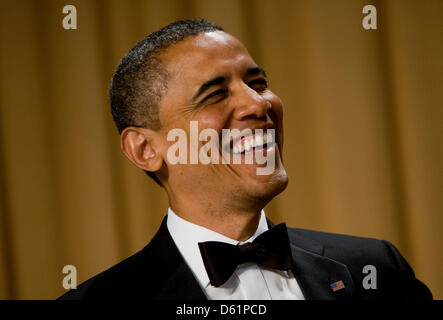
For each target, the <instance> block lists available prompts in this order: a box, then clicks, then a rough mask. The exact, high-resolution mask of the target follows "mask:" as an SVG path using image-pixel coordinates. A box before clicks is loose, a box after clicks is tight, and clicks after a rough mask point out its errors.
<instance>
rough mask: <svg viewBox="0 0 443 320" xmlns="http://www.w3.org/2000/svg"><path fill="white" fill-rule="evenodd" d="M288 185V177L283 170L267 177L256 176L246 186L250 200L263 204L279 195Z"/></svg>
mask: <svg viewBox="0 0 443 320" xmlns="http://www.w3.org/2000/svg"><path fill="white" fill-rule="evenodd" d="M287 185H288V176H287V174H286V171H285V170H284V169H283V168H280V169H279V170H277V171H276V172H274V173H273V174H271V175H267V176H256V177H255V178H254V179H253V181H250V182H249V183H248V185H247V186H245V187H246V188H247V190H248V193H249V195H250V196H251V198H254V200H255V201H259V202H264V203H265V204H266V203H268V202H269V201H271V200H272V199H273V198H274V197H276V196H277V195H279V194H280V193H281V192H283V190H285V189H286V187H287Z"/></svg>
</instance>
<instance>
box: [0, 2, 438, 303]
mask: <svg viewBox="0 0 443 320" xmlns="http://www.w3.org/2000/svg"><path fill="white" fill-rule="evenodd" d="M67 4H74V5H75V6H76V8H77V14H78V30H64V29H63V28H62V19H63V17H64V15H63V14H62V8H63V6H64V5H67ZM366 4H374V5H376V7H377V10H378V29H377V30H371V31H366V30H364V29H363V28H362V18H363V14H362V8H363V6H364V5H366ZM442 16H443V1H440V0H434V1H429V0H426V1H404V0H401V1H400V0H397V1H393V0H390V1H375V2H374V1H357V0H347V1H313V0H298V1H270V0H261V1H259V0H257V1H256V0H254V1H252V0H250V1H235V0H230V1H218V0H217V1H208V0H194V1H181V0H175V1H174V0H168V1H164V0H162V1H135V0H133V1H92V0H85V1H83V0H82V1H80V0H75V1H70V0H64V1H23V0H20V1H17V0H16V1H1V2H0V32H1V35H0V37H1V44H0V47H1V53H0V210H1V211H0V233H1V234H0V235H1V236H0V298H20V299H21V298H28V299H35V298H50V299H51V298H55V297H57V296H58V295H60V294H61V293H63V292H64V289H63V288H62V285H61V283H62V278H63V274H62V268H63V266H64V265H67V264H72V265H75V266H76V267H77V270H78V280H79V282H81V281H83V280H85V279H87V278H89V277H90V276H92V275H94V274H96V273H98V272H100V271H103V270H104V269H106V268H108V267H110V266H111V265H113V264H115V263H117V262H118V261H120V260H122V259H123V258H125V257H127V256H129V255H130V254H132V253H134V252H136V251H137V250H139V249H140V248H142V247H143V246H144V245H145V244H146V243H147V242H148V241H149V240H150V239H151V237H152V236H153V234H154V232H155V231H156V230H157V228H158V226H159V223H160V221H161V219H162V217H163V216H164V215H165V214H166V210H167V206H168V205H167V202H166V197H165V195H164V194H163V192H162V190H161V189H160V188H158V187H157V186H155V184H154V183H153V182H151V181H150V180H148V178H147V177H146V176H145V174H144V173H142V172H141V171H139V170H138V169H137V168H136V167H135V166H133V165H132V164H130V162H129V161H128V160H127V159H126V158H124V156H123V155H122V153H121V152H120V149H119V136H118V134H117V131H116V129H115V128H114V125H113V123H112V119H111V116H110V112H109V106H108V101H107V87H108V84H109V80H110V78H111V76H112V74H113V70H114V69H115V67H116V66H117V64H118V62H119V60H120V58H121V57H122V56H123V55H124V53H125V52H127V51H128V49H130V48H131V47H132V46H133V45H134V44H135V43H136V42H137V41H138V40H140V39H141V38H142V37H144V36H145V35H147V34H148V33H150V32H152V31H154V30H155V29H157V28H159V27H161V26H163V25H165V24H167V23H169V22H172V21H174V20H177V19H182V18H205V19H208V20H212V21H214V22H217V23H219V24H220V25H222V26H223V27H224V28H225V29H226V30H227V31H228V32H230V33H232V34H233V35H235V36H237V37H238V38H239V39H240V40H242V41H243V42H244V43H245V44H246V45H247V47H248V48H249V49H250V51H251V54H252V55H253V57H254V58H255V59H256V60H257V62H258V63H259V64H260V65H262V66H263V67H264V68H265V69H266V70H267V73H268V75H269V77H270V84H271V87H272V89H273V90H274V91H275V92H276V93H277V94H279V95H280V97H281V98H282V99H283V101H284V104H285V129H286V130H285V150H284V153H285V164H286V169H287V172H288V174H289V178H290V183H289V187H288V189H287V190H286V191H285V192H284V193H283V194H282V195H280V196H279V197H278V198H277V199H275V200H274V201H273V202H272V204H271V205H270V206H269V207H268V208H267V209H266V212H267V214H268V216H269V217H271V219H272V220H273V221H274V222H276V223H277V222H280V221H286V222H287V224H288V225H290V226H293V227H302V228H310V229H317V230H322V231H329V232H338V233H348V234H353V235H361V236H369V237H377V238H383V239H387V240H389V241H391V242H393V243H394V244H395V245H396V246H397V247H398V248H399V249H400V250H401V252H402V253H403V254H404V256H405V257H406V258H407V259H408V261H409V262H410V263H411V265H412V266H413V268H414V269H415V270H416V273H417V275H418V277H419V278H420V279H422V280H423V281H424V282H425V283H426V284H428V285H429V287H430V288H431V289H432V291H433V293H434V295H435V297H437V298H443V286H442V277H441V273H442V266H443V265H442V258H441V257H442V255H441V253H442V240H441V231H442V216H441V214H442V205H443V197H442V191H443V188H442V180H443V179H442V178H443V177H442V167H443V166H442V163H443V151H442V138H443V131H442V123H443V122H442V120H443V111H442V107H443V99H442V88H443V80H442V75H443V68H442V67H443V59H442V58H443V42H442V39H443V34H442V30H443V25H442Z"/></svg>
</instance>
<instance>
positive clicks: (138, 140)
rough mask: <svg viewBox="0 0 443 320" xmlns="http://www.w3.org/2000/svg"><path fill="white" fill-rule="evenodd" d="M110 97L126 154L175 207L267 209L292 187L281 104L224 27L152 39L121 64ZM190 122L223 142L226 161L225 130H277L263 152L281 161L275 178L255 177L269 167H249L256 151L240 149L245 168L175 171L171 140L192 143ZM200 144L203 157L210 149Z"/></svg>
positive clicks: (173, 29)
mask: <svg viewBox="0 0 443 320" xmlns="http://www.w3.org/2000/svg"><path fill="white" fill-rule="evenodd" d="M110 96H111V106H112V111H113V116H114V119H115V121H116V123H117V127H118V129H119V131H120V132H121V143H122V149H123V152H124V153H125V154H126V156H127V157H128V158H129V159H130V160H131V161H132V162H133V163H135V164H136V165H137V166H138V167H140V168H142V169H143V170H145V171H147V172H151V173H156V175H157V178H158V179H159V180H160V181H161V183H162V184H163V185H164V186H165V188H166V190H167V192H168V196H169V199H170V201H171V203H173V204H178V203H181V204H182V205H183V204H184V203H186V205H191V204H195V203H199V204H200V203H206V204H205V206H206V207H208V206H209V207H210V206H214V207H220V206H231V207H232V206H233V205H234V206H236V207H237V208H235V209H236V210H246V209H247V208H248V207H251V205H256V206H257V208H259V207H261V208H262V207H263V206H264V205H265V204H266V203H267V202H268V201H269V200H271V199H272V197H274V196H275V195H276V194H278V193H280V192H281V191H282V190H283V189H284V188H285V187H286V184H287V176H286V172H285V170H284V167H283V165H282V163H281V148H282V142H283V129H282V117H283V109H282V104H281V101H280V99H279V98H278V97H277V96H276V95H275V94H274V93H273V92H272V91H270V89H269V88H268V85H267V80H266V75H265V73H264V71H263V69H262V68H260V67H259V66H258V65H257V64H256V63H255V62H254V60H253V59H252V58H251V57H250V55H249V53H248V51H247V50H246V48H245V47H244V46H243V44H241V43H240V42H239V41H238V40H237V39H236V38H234V37H232V36H231V35H229V34H227V33H225V32H224V31H223V30H222V29H221V28H220V27H218V26H216V25H214V24H211V23H208V22H204V21H179V22H176V23H174V24H171V25H169V26H167V27H165V28H163V29H161V30H159V31H157V32H155V33H153V34H151V35H150V36H148V37H147V38H145V39H144V40H143V41H142V42H140V43H139V44H137V45H136V46H135V47H134V48H133V49H132V50H131V51H130V52H129V53H128V54H127V55H126V56H125V58H124V59H123V61H122V63H121V64H120V66H119V68H118V70H117V72H116V75H115V77H114V79H113V83H112V86H111V92H110ZM191 122H193V123H196V122H197V123H198V133H202V131H203V130H205V129H211V130H213V131H214V132H216V133H217V134H218V137H219V138H220V139H219V141H220V148H219V149H217V151H219V156H220V159H221V158H222V149H223V148H224V147H226V145H223V144H222V132H223V130H239V131H241V132H244V131H245V130H252V132H253V133H254V130H256V129H261V130H264V131H265V132H266V130H269V131H272V130H270V129H274V130H275V140H276V141H275V142H276V143H271V142H270V141H268V144H265V145H264V146H263V152H264V154H266V155H268V156H271V155H272V156H273V157H274V158H275V168H274V170H273V171H272V172H271V173H270V174H268V175H257V168H259V167H262V166H263V165H262V164H259V163H257V161H256V158H255V156H254V158H253V159H254V161H253V163H252V164H245V161H244V158H245V157H246V156H247V154H248V152H249V151H250V152H254V150H255V148H251V149H250V150H249V148H248V150H243V149H242V151H243V152H241V153H240V156H241V158H242V161H241V163H240V164H233V163H227V164H221V163H220V164H214V163H209V164H202V163H197V164H190V162H189V161H188V162H187V163H185V164H184V163H181V164H172V163H171V161H170V159H169V158H168V151H170V150H169V149H170V148H171V146H172V145H173V144H174V141H168V134H170V133H171V132H172V131H173V130H181V131H182V132H184V133H185V134H186V137H187V138H190V139H192V137H191V135H192V132H191V129H190V125H191ZM255 138H256V136H250V137H249V139H248V137H246V138H245V139H243V142H241V141H240V140H238V141H237V140H236V137H235V135H234V136H233V139H232V140H231V141H230V142H229V146H228V147H231V150H232V149H233V147H234V144H235V143H237V142H238V144H237V147H238V146H242V147H243V148H244V147H245V146H246V145H247V144H248V143H249V144H250V142H251V141H255V140H254V139H255ZM245 141H246V142H245ZM196 143H197V144H198V150H199V151H200V150H201V149H202V147H203V146H204V144H205V141H202V140H200V139H198V141H197V142H196ZM191 144H192V141H189V140H188V141H187V145H186V146H185V148H186V149H187V150H186V151H187V153H186V157H187V159H188V160H189V159H190V157H191V155H190V152H191V151H192V149H191ZM237 149H238V148H237ZM213 150H214V149H212V151H213ZM212 151H211V152H212ZM237 151H238V150H237ZM232 156H233V155H232ZM220 162H221V161H220ZM226 209H227V210H228V209H232V210H233V209H234V208H226Z"/></svg>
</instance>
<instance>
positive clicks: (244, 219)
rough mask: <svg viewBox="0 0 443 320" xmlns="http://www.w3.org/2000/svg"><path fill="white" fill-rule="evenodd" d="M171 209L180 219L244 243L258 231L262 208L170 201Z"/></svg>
mask: <svg viewBox="0 0 443 320" xmlns="http://www.w3.org/2000/svg"><path fill="white" fill-rule="evenodd" d="M169 205H170V207H171V209H172V210H173V211H174V213H175V214H177V215H178V216H179V217H180V218H182V219H185V220H187V221H189V222H192V223H194V224H197V225H199V226H202V227H205V228H207V229H209V230H212V231H215V232H217V233H220V234H222V235H224V236H226V237H228V238H231V239H234V240H237V241H240V242H243V241H246V240H247V239H249V238H250V237H251V236H252V235H253V234H254V233H255V231H256V230H257V227H258V224H259V222H260V216H261V208H250V209H249V210H248V209H239V208H232V207H226V206H223V205H220V206H218V207H217V206H214V205H210V204H209V205H202V203H199V205H198V206H196V205H195V202H194V203H193V205H192V206H190V205H186V203H182V202H177V201H171V199H170V201H169Z"/></svg>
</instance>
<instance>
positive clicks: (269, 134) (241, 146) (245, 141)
mask: <svg viewBox="0 0 443 320" xmlns="http://www.w3.org/2000/svg"><path fill="white" fill-rule="evenodd" d="M257 131H259V132H256V133H253V134H249V135H247V136H240V137H238V138H236V139H233V140H232V141H231V142H230V143H229V144H228V145H227V146H226V150H227V151H229V152H230V153H231V154H242V153H247V152H254V151H256V150H261V149H265V150H266V149H268V148H269V147H271V146H273V145H274V144H275V133H274V132H275V131H274V130H269V131H268V130H266V131H265V132H263V130H257Z"/></svg>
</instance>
